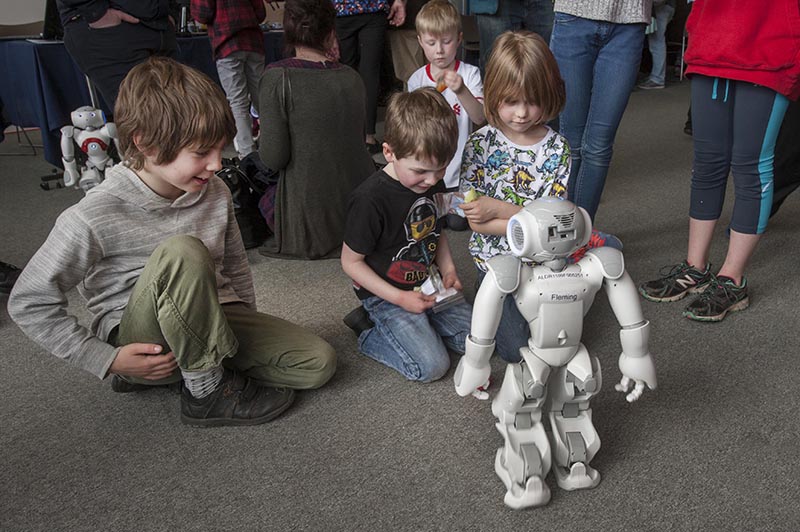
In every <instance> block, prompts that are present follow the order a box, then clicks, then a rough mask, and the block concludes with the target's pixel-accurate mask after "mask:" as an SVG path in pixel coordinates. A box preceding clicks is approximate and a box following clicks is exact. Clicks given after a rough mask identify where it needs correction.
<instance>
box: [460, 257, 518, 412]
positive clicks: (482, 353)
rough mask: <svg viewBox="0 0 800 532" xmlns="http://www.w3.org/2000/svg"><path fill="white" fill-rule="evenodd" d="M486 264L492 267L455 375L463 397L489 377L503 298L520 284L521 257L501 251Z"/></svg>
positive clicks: (478, 297)
mask: <svg viewBox="0 0 800 532" xmlns="http://www.w3.org/2000/svg"><path fill="white" fill-rule="evenodd" d="M487 264H488V267H489V271H488V272H487V274H486V277H485V278H484V280H483V283H482V284H481V287H480V289H479V290H478V293H477V294H476V295H475V304H474V305H473V309H474V310H473V311H472V328H471V330H470V335H469V336H468V337H467V341H466V349H465V352H464V356H463V357H461V360H460V361H459V363H458V367H457V368H456V373H455V377H454V380H455V385H456V392H457V393H458V395H460V396H462V397H465V396H467V395H470V394H473V393H474V392H476V391H477V390H478V388H479V387H481V386H483V385H485V384H486V383H487V381H488V380H489V374H490V373H491V367H490V366H489V359H490V358H491V357H492V353H493V352H494V346H495V341H494V337H495V335H496V334H497V327H498V326H499V325H500V318H501V317H502V314H503V301H504V300H505V298H506V297H507V296H508V294H510V293H512V292H514V291H515V290H516V289H517V286H518V285H519V270H520V260H519V259H517V258H516V257H511V256H508V255H500V256H497V257H494V258H492V259H490V260H489V262H488V263H487Z"/></svg>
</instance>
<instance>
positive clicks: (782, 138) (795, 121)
mask: <svg viewBox="0 0 800 532" xmlns="http://www.w3.org/2000/svg"><path fill="white" fill-rule="evenodd" d="M798 138H800V101H795V102H789V107H787V108H786V114H785V115H784V116H783V123H782V124H781V130H780V133H778V140H776V141H775V193H774V194H773V195H772V212H771V213H770V216H774V215H775V213H777V212H778V209H780V207H781V205H782V204H783V201H784V200H785V199H786V197H787V196H788V195H789V194H791V193H792V192H793V191H794V190H795V189H796V188H797V187H798V186H800V142H797V139H798Z"/></svg>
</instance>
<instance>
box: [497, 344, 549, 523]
mask: <svg viewBox="0 0 800 532" xmlns="http://www.w3.org/2000/svg"><path fill="white" fill-rule="evenodd" d="M526 358H531V359H532V360H530V361H526V362H521V363H519V364H509V365H508V366H507V367H506V375H505V378H504V379H503V385H502V386H501V388H500V391H499V392H498V394H497V396H496V397H495V399H494V401H493V402H492V413H493V414H494V415H495V417H496V418H497V420H498V421H497V424H496V425H495V426H496V427H497V430H498V431H499V432H500V434H502V435H503V439H504V440H505V444H504V446H503V447H501V448H500V449H498V450H497V455H496V457H495V463H494V470H495V472H496V473H497V476H499V477H500V479H501V480H502V481H503V484H505V486H506V490H507V491H506V495H505V499H504V502H505V503H506V505H508V506H510V507H511V508H514V509H515V510H518V509H521V508H527V507H530V506H543V505H545V504H547V503H548V502H549V501H550V488H548V487H547V484H545V482H544V479H545V477H546V476H547V473H548V472H549V471H550V463H551V456H550V442H549V441H548V440H547V434H546V433H545V430H544V425H543V424H542V406H543V403H544V399H545V393H546V387H545V384H546V383H547V377H548V375H549V372H550V367H549V366H547V364H545V363H544V362H542V361H540V360H539V359H536V358H535V357H533V356H531V357H526Z"/></svg>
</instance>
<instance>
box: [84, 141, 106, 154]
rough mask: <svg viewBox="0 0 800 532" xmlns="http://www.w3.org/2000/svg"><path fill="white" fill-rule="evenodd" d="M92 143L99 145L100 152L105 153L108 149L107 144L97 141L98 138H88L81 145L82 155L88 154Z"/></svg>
mask: <svg viewBox="0 0 800 532" xmlns="http://www.w3.org/2000/svg"><path fill="white" fill-rule="evenodd" d="M93 143H97V144H99V145H100V148H102V150H103V151H106V150H107V149H108V144H106V143H105V142H103V141H102V140H100V139H98V138H95V137H89V138H88V139H86V140H84V141H83V142H82V143H81V151H82V152H83V153H89V146H90V145H91V144H93Z"/></svg>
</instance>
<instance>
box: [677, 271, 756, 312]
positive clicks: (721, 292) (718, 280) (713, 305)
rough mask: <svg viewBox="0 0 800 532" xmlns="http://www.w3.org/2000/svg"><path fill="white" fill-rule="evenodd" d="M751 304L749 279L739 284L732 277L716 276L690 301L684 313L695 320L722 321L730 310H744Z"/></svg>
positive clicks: (743, 279)
mask: <svg viewBox="0 0 800 532" xmlns="http://www.w3.org/2000/svg"><path fill="white" fill-rule="evenodd" d="M748 306H750V298H749V297H748V295H747V279H745V278H744V277H742V284H741V285H737V284H736V283H734V282H733V279H731V278H730V277H724V276H721V277H716V276H715V277H714V278H713V279H712V280H711V284H709V285H708V288H706V289H705V291H704V292H703V293H702V294H700V295H699V296H698V297H697V299H695V300H694V301H692V302H691V303H689V306H688V307H686V310H684V311H683V315H684V316H685V317H687V318H689V319H690V320H695V321H722V320H723V319H724V318H725V316H727V315H728V312H736V311H738V310H744V309H746V308H747V307H748Z"/></svg>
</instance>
